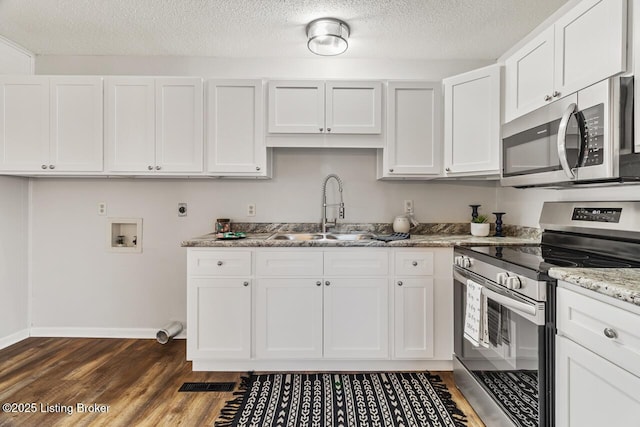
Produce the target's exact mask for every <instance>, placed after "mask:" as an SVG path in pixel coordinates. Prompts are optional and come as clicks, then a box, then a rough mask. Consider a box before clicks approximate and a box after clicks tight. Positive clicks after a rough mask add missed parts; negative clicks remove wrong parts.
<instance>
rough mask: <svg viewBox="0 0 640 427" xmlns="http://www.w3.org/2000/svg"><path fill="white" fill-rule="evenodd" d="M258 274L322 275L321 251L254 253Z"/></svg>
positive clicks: (297, 250)
mask: <svg viewBox="0 0 640 427" xmlns="http://www.w3.org/2000/svg"><path fill="white" fill-rule="evenodd" d="M256 274H257V275H258V276H322V252H305V251H304V250H300V249H296V250H290V251H277V252H271V251H268V252H261V251H258V252H257V253H256Z"/></svg>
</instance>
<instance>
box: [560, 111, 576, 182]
mask: <svg viewBox="0 0 640 427" xmlns="http://www.w3.org/2000/svg"><path fill="white" fill-rule="evenodd" d="M577 109H578V106H577V105H576V104H575V103H571V104H570V105H569V106H568V107H567V109H566V110H565V112H564V114H563V115H562V119H561V120H560V126H559V127H558V158H559V159H560V165H561V166H562V170H563V171H564V173H565V175H567V178H569V179H574V178H575V177H576V174H575V173H574V172H573V169H572V168H571V166H569V161H568V160H567V126H569V120H571V116H572V115H573V114H574V113H575V112H576V110H577Z"/></svg>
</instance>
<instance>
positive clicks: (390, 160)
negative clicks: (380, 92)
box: [378, 82, 442, 179]
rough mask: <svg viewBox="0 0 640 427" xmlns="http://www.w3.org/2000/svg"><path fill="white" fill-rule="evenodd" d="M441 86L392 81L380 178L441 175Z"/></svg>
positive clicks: (428, 83)
mask: <svg viewBox="0 0 640 427" xmlns="http://www.w3.org/2000/svg"><path fill="white" fill-rule="evenodd" d="M441 111H442V97H441V83H440V82H389V84H388V90H387V141H386V144H385V147H384V149H383V150H379V151H378V179H380V178H409V179H411V178H413V179H425V178H426V179H429V178H437V177H438V176H439V175H440V173H441V165H442V155H441V146H442V143H441V139H440V135H441V127H442V122H441Z"/></svg>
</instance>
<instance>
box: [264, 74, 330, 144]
mask: <svg viewBox="0 0 640 427" xmlns="http://www.w3.org/2000/svg"><path fill="white" fill-rule="evenodd" d="M324 105H325V104H324V82H322V81H312V80H302V81H290V80H280V81H278V80H273V81H270V82H269V112H268V116H269V128H268V130H269V133H323V132H324V131H325V126H324Z"/></svg>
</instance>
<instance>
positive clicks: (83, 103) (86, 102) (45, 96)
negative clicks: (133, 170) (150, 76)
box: [0, 76, 103, 174]
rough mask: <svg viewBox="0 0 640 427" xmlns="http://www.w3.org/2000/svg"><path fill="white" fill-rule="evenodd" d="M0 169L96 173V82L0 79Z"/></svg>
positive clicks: (99, 163)
mask: <svg viewBox="0 0 640 427" xmlns="http://www.w3.org/2000/svg"><path fill="white" fill-rule="evenodd" d="M0 85H1V88H2V102H1V103H0V170H2V171H12V172H26V173H32V174H52V173H57V172H88V173H90V172H101V171H102V168H103V155H102V153H103V138H102V114H103V109H102V105H103V102H102V78H101V77H42V76H33V77H3V78H0Z"/></svg>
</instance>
